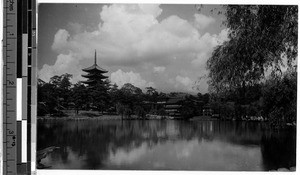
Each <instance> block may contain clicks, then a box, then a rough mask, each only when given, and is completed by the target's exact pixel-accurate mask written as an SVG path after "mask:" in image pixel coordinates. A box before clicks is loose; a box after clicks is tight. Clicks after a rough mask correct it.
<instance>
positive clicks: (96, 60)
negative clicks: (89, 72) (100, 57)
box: [95, 49, 97, 65]
mask: <svg viewBox="0 0 300 175" xmlns="http://www.w3.org/2000/svg"><path fill="white" fill-rule="evenodd" d="M95 65H97V51H96V49H95Z"/></svg>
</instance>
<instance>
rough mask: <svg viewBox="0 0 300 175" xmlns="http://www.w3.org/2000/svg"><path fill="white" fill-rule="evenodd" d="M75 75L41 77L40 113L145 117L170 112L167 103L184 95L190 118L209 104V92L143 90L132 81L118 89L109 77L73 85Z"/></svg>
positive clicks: (184, 108) (183, 105) (183, 103)
mask: <svg viewBox="0 0 300 175" xmlns="http://www.w3.org/2000/svg"><path fill="white" fill-rule="evenodd" d="M71 78H72V75H71V74H67V73H66V74H63V75H60V76H58V75H56V76H53V77H52V78H50V81H49V82H45V81H43V80H41V79H39V80H38V115H39V116H44V115H46V114H48V115H53V116H63V115H64V114H63V113H62V111H63V110H64V109H74V110H75V111H76V112H77V113H78V111H79V110H86V111H99V112H102V113H104V114H118V115H122V116H126V117H130V116H131V115H135V116H139V117H145V115H146V114H153V115H162V116H164V115H167V114H166V111H165V108H164V107H165V106H164V104H165V103H166V102H167V101H168V100H169V99H170V98H181V99H182V100H180V101H179V102H178V105H180V106H181V107H180V109H179V110H181V111H180V112H181V113H182V115H185V116H187V117H191V116H196V115H201V114H202V111H201V110H202V108H201V107H202V106H204V105H207V104H208V103H209V94H208V93H206V94H201V93H198V94H197V95H190V94H187V93H181V92H171V93H163V92H158V91H157V90H156V89H155V88H153V87H146V89H145V93H144V92H143V91H142V89H140V88H138V87H135V86H134V85H132V84H130V83H126V84H124V85H123V86H122V87H121V88H118V86H117V85H116V84H111V83H110V82H109V80H106V81H104V82H102V83H98V84H97V85H95V86H87V85H85V84H83V83H82V82H77V83H76V84H72V83H71V82H70V79H71Z"/></svg>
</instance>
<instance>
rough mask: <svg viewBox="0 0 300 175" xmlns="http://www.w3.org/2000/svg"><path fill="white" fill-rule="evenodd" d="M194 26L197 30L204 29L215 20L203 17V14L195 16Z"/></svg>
mask: <svg viewBox="0 0 300 175" xmlns="http://www.w3.org/2000/svg"><path fill="white" fill-rule="evenodd" d="M194 17H195V25H196V27H197V28H198V29H204V28H206V27H207V26H209V25H210V24H212V23H214V22H215V21H216V20H215V19H214V18H213V17H211V16H205V15H203V14H195V15H194Z"/></svg>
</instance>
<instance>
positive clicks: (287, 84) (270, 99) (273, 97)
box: [263, 71, 297, 126]
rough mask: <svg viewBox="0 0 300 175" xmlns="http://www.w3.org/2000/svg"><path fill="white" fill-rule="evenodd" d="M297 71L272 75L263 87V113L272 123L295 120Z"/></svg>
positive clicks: (278, 123) (277, 123)
mask: <svg viewBox="0 0 300 175" xmlns="http://www.w3.org/2000/svg"><path fill="white" fill-rule="evenodd" d="M296 110H297V73H296V72H295V71H292V72H286V73H285V74H284V75H283V76H282V77H272V78H271V79H269V80H268V81H266V82H265V86H264V87H263V113H264V115H265V116H266V117H267V118H268V119H269V120H270V121H271V123H273V124H274V125H277V126H278V125H280V123H282V124H284V123H287V122H290V123H291V122H294V121H296V116H297V114H296V113H297V112H296Z"/></svg>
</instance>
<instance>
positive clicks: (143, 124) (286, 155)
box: [37, 120, 296, 171]
mask: <svg viewBox="0 0 300 175" xmlns="http://www.w3.org/2000/svg"><path fill="white" fill-rule="evenodd" d="M53 145H54V146H59V147H60V149H59V150H56V151H55V152H54V153H52V154H51V155H50V156H49V157H47V158H45V159H43V160H42V163H43V164H46V165H51V166H52V167H51V168H53V169H129V170H130V169H143V170H148V169H151V170H154V169H164V170H232V171H233V170H240V171H248V170H271V169H278V168H281V167H286V168H289V167H291V166H295V164H296V134H295V131H294V130H292V131H291V130H284V131H272V130H271V129H269V128H268V127H267V126H266V125H264V124H262V123H256V122H224V121H197V122H195V121H194V122H184V121H99V120H93V121H80V122H78V121H55V122H47V123H46V122H39V124H38V143H37V146H38V149H42V148H45V147H48V146H53Z"/></svg>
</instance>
